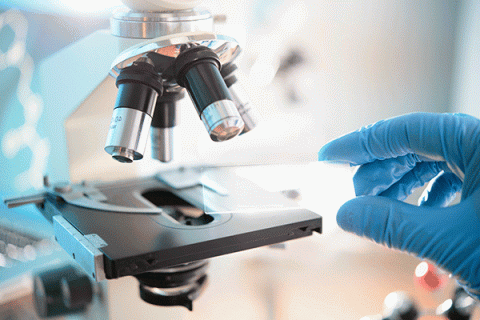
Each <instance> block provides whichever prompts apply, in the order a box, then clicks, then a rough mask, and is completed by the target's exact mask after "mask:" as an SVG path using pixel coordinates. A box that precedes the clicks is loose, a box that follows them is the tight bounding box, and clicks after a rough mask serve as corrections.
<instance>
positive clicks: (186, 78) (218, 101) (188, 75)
mask: <svg viewBox="0 0 480 320" xmlns="http://www.w3.org/2000/svg"><path fill="white" fill-rule="evenodd" d="M220 68H221V64H220V60H219V59H218V56H217V55H216V54H215V52H213V51H212V50H211V49H209V48H207V47H203V46H197V47H193V48H189V49H186V50H185V51H183V52H182V53H181V54H180V55H179V56H178V57H177V59H176V60H175V78H176V80H177V83H178V84H179V85H180V86H182V87H185V88H186V89H187V91H188V93H189V95H190V97H191V98H192V101H193V103H194V105H195V108H196V109H197V112H198V114H199V115H200V118H201V119H202V121H203V123H204V125H205V127H206V129H207V131H208V133H209V135H210V138H211V139H212V140H213V141H225V140H229V139H231V138H233V137H235V136H237V135H238V134H239V133H240V132H241V131H242V130H243V127H244V123H243V120H242V118H241V117H240V114H239V113H238V111H237V109H236V107H235V103H234V102H233V98H232V96H231V94H230V92H229V91H228V88H227V86H226V85H225V81H224V80H223V78H222V76H221V74H220Z"/></svg>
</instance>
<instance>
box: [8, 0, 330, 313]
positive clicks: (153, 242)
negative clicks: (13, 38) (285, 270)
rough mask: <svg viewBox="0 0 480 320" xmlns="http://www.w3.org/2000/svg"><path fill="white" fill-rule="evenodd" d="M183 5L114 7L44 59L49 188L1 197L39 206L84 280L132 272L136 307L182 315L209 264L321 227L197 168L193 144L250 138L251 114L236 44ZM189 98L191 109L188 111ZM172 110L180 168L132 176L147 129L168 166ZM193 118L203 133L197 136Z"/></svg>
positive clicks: (215, 170)
mask: <svg viewBox="0 0 480 320" xmlns="http://www.w3.org/2000/svg"><path fill="white" fill-rule="evenodd" d="M131 2H132V1H126V3H127V4H131ZM133 2H134V3H135V4H138V3H142V4H141V5H150V4H151V3H164V2H168V3H170V4H171V3H175V1H173V2H170V1H156V0H155V1H152V0H142V1H133ZM192 3H193V4H195V3H196V1H178V4H179V5H181V6H186V9H182V10H175V11H162V12H151V11H134V10H129V9H120V10H119V11H117V12H115V13H114V15H113V17H112V19H111V30H100V31H97V32H95V33H93V34H91V35H90V36H88V37H86V38H84V39H82V40H80V41H78V42H76V43H74V44H72V45H71V46H69V47H67V48H65V49H63V50H61V51H60V52H58V53H56V54H55V55H54V56H52V57H50V58H49V59H47V60H46V61H44V62H43V63H42V65H41V66H40V70H39V74H40V81H41V85H42V94H43V96H44V103H45V106H46V108H45V111H44V114H43V116H42V119H40V121H39V127H40V128H42V129H43V130H45V132H42V134H43V135H44V136H46V137H47V138H48V139H49V142H50V146H51V148H50V157H49V162H48V165H47V173H48V175H49V177H50V178H51V180H52V181H54V182H56V183H55V184H53V185H50V184H49V182H48V179H45V183H44V184H45V190H44V191H43V192H41V193H39V194H37V195H33V196H27V197H20V198H16V199H10V200H6V201H5V202H6V203H7V205H8V206H9V207H16V206H20V205H24V204H31V203H34V204H36V206H37V208H38V209H39V211H40V212H41V213H42V214H43V216H44V217H45V218H47V219H48V220H49V221H50V222H51V223H52V224H53V228H54V232H55V237H56V240H57V242H58V243H59V244H60V245H61V246H62V248H63V249H64V250H65V251H66V252H67V253H68V254H69V255H70V256H71V257H73V259H75V260H76V261H77V262H78V263H79V264H80V265H81V266H82V268H83V270H84V271H85V272H86V274H87V275H88V276H89V277H91V278H92V279H93V280H96V281H101V280H104V279H114V278H119V277H124V276H129V275H133V276H135V277H136V278H137V279H138V280H139V282H140V296H141V298H142V299H143V300H144V301H146V302H148V303H151V304H155V305H159V306H178V305H180V306H184V307H187V308H188V309H190V310H192V302H193V300H194V299H195V298H196V297H198V295H199V294H200V293H201V291H203V289H204V288H205V286H206V283H207V282H206V279H207V276H206V268H207V260H206V259H209V258H212V257H215V256H218V255H223V254H228V253H233V252H237V251H243V250H248V249H252V248H256V247H260V246H265V245H272V244H275V243H279V242H284V241H288V240H292V239H297V238H301V237H306V236H310V235H312V234H313V233H314V232H316V233H321V228H322V218H321V217H320V216H319V215H317V214H315V213H313V212H310V211H309V210H306V209H304V208H301V207H300V206H299V205H298V204H297V203H296V202H295V201H293V200H291V199H287V198H285V196H284V195H283V194H282V193H281V192H271V191H268V190H266V189H264V188H262V187H260V186H259V185H257V184H255V183H254V182H252V181H250V180H249V179H247V178H245V177H242V175H241V174H239V172H238V171H237V170H236V169H235V168H228V167H226V168H220V167H216V166H215V165H212V164H209V165H208V166H198V165H199V163H200V164H201V161H199V160H198V159H197V158H196V157H195V154H194V153H195V148H198V145H197V143H196V141H198V139H199V137H200V135H202V134H203V136H204V137H205V136H207V137H209V139H211V140H213V141H214V142H213V144H215V143H217V142H223V141H225V140H229V139H232V138H234V137H236V136H237V135H240V134H243V133H247V132H249V131H250V130H252V129H253V128H254V127H255V126H256V123H257V117H256V115H255V113H254V112H253V110H252V108H251V105H250V103H249V101H248V99H247V98H246V95H245V93H244V92H243V91H242V89H241V87H240V86H239V84H238V82H237V78H236V77H235V70H236V66H235V65H234V60H235V58H236V57H237V56H238V55H239V53H240V47H239V45H238V43H237V42H236V41H235V40H234V39H232V38H230V37H228V36H224V35H218V34H215V33H214V32H213V31H214V24H213V16H212V15H211V14H210V13H209V12H208V11H205V10H202V9H196V8H193V6H194V5H193V4H192ZM175 8H177V9H178V6H176V7H175ZM185 92H188V96H189V97H190V99H191V102H192V103H193V106H194V107H195V108H194V109H196V111H197V112H196V113H195V112H187V111H192V110H191V107H190V108H189V107H188V106H187V104H190V103H188V100H189V99H186V96H187V94H185ZM184 97H185V98H184ZM178 110H181V111H182V116H183V115H187V114H189V115H192V116H191V117H190V119H188V120H187V119H184V118H183V117H182V118H183V119H182V122H188V125H183V126H182V127H183V128H182V129H186V131H187V132H186V134H185V135H183V136H180V139H178V142H180V143H185V142H187V143H189V144H190V145H189V147H188V148H187V150H185V151H186V153H188V158H187V157H185V158H183V157H182V158H181V159H180V160H181V162H182V164H183V165H184V166H185V164H187V168H185V167H180V168H178V164H176V163H174V164H171V165H169V164H163V165H161V166H158V162H156V165H155V169H157V168H162V170H161V171H160V172H159V173H158V174H157V175H155V176H153V177H152V176H150V177H146V178H145V177H143V178H141V177H140V176H142V174H141V168H144V167H146V166H148V165H147V164H146V163H145V162H144V161H145V160H144V161H141V162H137V163H139V164H140V165H137V166H135V164H132V163H131V162H133V161H134V160H140V159H142V158H144V156H145V155H146V154H147V155H148V148H147V146H146V145H147V142H148V141H149V140H148V138H149V131H150V135H151V140H150V141H151V144H152V148H151V149H152V152H151V154H152V157H153V158H154V159H156V160H160V161H161V162H164V163H165V162H170V161H171V160H172V156H173V153H174V152H173V151H172V148H173V146H174V145H175V143H173V142H172V139H173V128H174V127H175V125H176V113H177V112H178ZM184 110H185V113H183V111H184ZM195 118H196V121H197V123H201V122H203V124H204V127H205V129H207V132H208V135H205V132H204V129H202V128H201V127H202V126H201V125H198V126H196V128H198V130H197V129H196V128H194V125H193V123H191V122H192V121H193V120H194V119H195ZM200 119H201V121H200ZM185 120H187V121H185ZM150 127H152V128H150ZM202 131H203V132H202ZM192 141H193V143H192ZM65 146H66V148H65ZM145 150H147V151H145ZM105 151H106V152H105ZM112 157H113V159H115V160H118V161H115V160H113V159H112ZM189 162H190V163H192V162H193V164H194V165H196V166H195V167H190V168H188V164H189ZM125 163H129V164H125ZM172 166H174V167H177V168H174V169H173V170H169V169H172ZM156 171H158V170H156ZM92 180H103V181H107V182H91V181H92ZM60 181H70V182H72V183H59V182H60ZM108 181H111V182H108Z"/></svg>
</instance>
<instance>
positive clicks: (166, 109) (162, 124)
mask: <svg viewBox="0 0 480 320" xmlns="http://www.w3.org/2000/svg"><path fill="white" fill-rule="evenodd" d="M184 96H185V90H184V89H182V91H179V92H164V94H163V96H161V97H159V98H158V99H157V104H156V106H155V112H154V114H153V118H152V128H151V133H150V138H151V141H152V157H153V158H154V159H157V160H160V161H162V162H169V161H171V160H172V158H173V128H174V127H175V126H176V125H177V102H178V100H180V99H182V98H183V97H184Z"/></svg>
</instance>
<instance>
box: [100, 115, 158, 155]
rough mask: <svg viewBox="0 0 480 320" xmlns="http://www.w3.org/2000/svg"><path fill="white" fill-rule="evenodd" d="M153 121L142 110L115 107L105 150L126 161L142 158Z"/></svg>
mask: <svg viewBox="0 0 480 320" xmlns="http://www.w3.org/2000/svg"><path fill="white" fill-rule="evenodd" d="M151 122H152V118H151V117H150V116H149V115H148V114H146V113H144V112H142V111H139V110H136V109H131V108H116V109H114V110H113V116H112V121H111V123H110V130H109V131H108V136H107V143H106V144H105V151H106V152H107V153H109V154H111V155H112V157H113V158H114V159H116V160H118V161H120V162H124V163H131V162H132V161H133V160H140V159H142V158H143V154H144V153H145V147H146V145H147V139H148V130H149V129H150V124H151Z"/></svg>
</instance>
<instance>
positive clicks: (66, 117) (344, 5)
mask: <svg viewBox="0 0 480 320" xmlns="http://www.w3.org/2000/svg"><path fill="white" fill-rule="evenodd" d="M120 5H122V3H121V1H120V0H109V1H90V0H88V1H87V0H84V1H75V0H57V1H53V0H42V1H35V4H33V1H13V2H12V1H0V115H1V117H0V195H1V196H2V198H4V197H9V196H15V195H19V194H24V193H28V192H35V191H38V190H40V189H42V188H43V184H44V176H45V175H48V176H49V177H50V179H51V180H52V181H55V182H58V181H64V180H69V181H73V182H80V181H82V180H96V181H98V180H118V179H123V178H126V177H142V176H148V175H152V174H155V173H156V172H158V171H162V170H167V169H170V168H176V167H179V166H189V165H197V164H208V165H226V166H237V165H242V166H244V165H268V168H269V170H266V171H265V170H262V171H261V172H256V173H255V174H254V176H253V177H252V179H257V180H262V179H263V180H262V181H263V182H259V184H262V183H263V184H264V185H268V186H269V187H268V188H273V189H275V188H276V189H277V190H278V191H285V192H286V193H288V192H290V193H288V195H291V194H292V192H294V196H292V198H295V199H296V200H297V201H298V202H299V203H301V205H303V206H305V207H307V208H308V209H310V210H312V211H314V212H316V213H318V214H320V215H322V217H323V224H324V228H323V233H322V234H321V235H320V234H315V235H313V236H311V237H307V238H304V239H299V240H294V241H291V242H288V243H286V244H285V248H258V249H253V250H249V251H244V252H239V253H235V254H230V255H226V256H221V257H217V258H213V259H211V262H210V270H209V274H210V283H209V285H208V287H207V289H206V290H205V292H204V293H203V294H202V295H201V296H200V297H199V298H198V299H197V300H195V305H194V310H193V312H190V311H188V310H186V309H185V308H182V307H169V308H165V307H163V308H162V307H156V306H152V305H149V304H147V303H145V302H144V301H142V300H141V299H140V297H139V296H138V283H137V282H136V280H135V279H134V278H132V277H126V278H120V279H117V280H110V281H108V282H106V281H104V282H102V283H101V284H100V285H97V284H95V285H94V288H93V291H94V293H95V295H96V298H95V299H94V300H93V301H92V303H91V304H90V305H89V307H88V309H87V310H86V311H85V312H84V313H82V314H75V315H64V316H61V317H60V318H66V319H101V318H111V319H153V318H155V319H325V320H329V319H360V318H362V317H363V316H366V315H372V314H379V313H381V311H382V305H383V300H384V298H385V297H386V296H387V295H388V294H389V293H391V292H395V291H404V292H407V293H408V294H409V295H410V296H412V297H413V298H414V299H415V301H416V302H417V303H418V304H419V305H421V306H422V308H425V309H428V308H430V309H431V308H434V307H436V306H437V305H438V304H439V303H441V302H442V301H444V300H446V299H448V298H449V297H451V296H452V292H453V291H452V290H454V283H453V282H449V281H446V283H445V284H444V285H442V286H441V288H439V290H437V291H435V292H430V291H427V290H426V289H425V288H423V287H422V286H421V285H419V284H418V281H417V282H415V281H414V273H415V268H416V267H417V265H418V264H419V263H420V261H419V260H418V259H416V258H415V257H412V256H409V255H406V254H404V253H401V252H397V251H393V250H389V249H385V248H383V247H380V246H378V245H375V244H373V243H371V242H369V241H367V240H364V239H361V238H357V237H355V236H352V235H349V234H347V233H345V232H343V231H341V230H340V229H339V228H338V227H337V226H336V222H335V214H336V210H337V209H338V207H339V206H340V205H341V204H342V203H343V202H344V201H346V200H347V199H349V198H351V197H353V192H352V186H351V181H350V178H351V176H352V172H351V170H349V169H348V168H340V167H327V166H325V165H317V164H316V163H315V161H316V159H317V152H318V150H319V149H320V148H321V146H322V145H323V144H325V143H326V142H327V141H329V140H331V139H333V138H336V137H338V136H340V135H342V134H344V133H347V132H349V131H352V130H356V129H358V128H359V127H361V126H364V125H367V124H370V123H373V122H375V121H378V120H381V119H385V118H389V117H393V116H397V115H400V114H405V113H409V112H465V113H468V114H471V115H473V116H477V117H478V116H480V111H479V109H478V106H479V105H480V95H479V94H478V90H479V88H480V77H479V76H478V75H479V72H480V59H479V52H480V1H478V0H459V1H449V0H440V1H439V0H425V1H413V0H391V1H382V0H361V1H356V0H355V1H354V0H351V1H347V0H342V1H338V0H321V1H313V0H271V1H261V0H244V1H238V0H237V1H233V0H205V1H204V2H203V4H202V6H203V7H206V8H207V9H208V10H209V11H210V12H212V13H213V14H215V15H216V21H217V23H216V32H218V33H222V34H227V35H230V36H232V37H233V38H235V39H236V40H237V41H238V42H239V43H240V46H241V47H242V54H241V56H240V58H239V60H238V67H239V73H238V75H237V76H238V78H239V79H240V80H241V82H242V84H243V86H244V88H245V91H246V92H247V93H248V95H249V96H250V99H251V102H252V104H253V105H254V106H255V109H256V111H257V112H258V114H259V117H260V118H261V122H260V123H259V125H258V127H257V128H256V129H255V130H254V131H252V132H251V133H248V134H246V135H242V136H240V137H238V138H236V139H233V140H231V141H227V142H223V143H216V142H213V141H211V140H210V138H209V136H208V134H207V133H206V132H205V129H204V128H203V124H202V122H201V121H200V120H199V118H198V114H197V113H196V112H195V110H194V108H192V107H191V106H187V105H185V106H183V105H182V108H180V110H179V124H178V127H177V128H176V129H175V130H176V136H175V150H174V152H175V157H174V161H172V162H171V163H169V164H161V163H159V162H158V161H155V160H152V159H151V157H150V156H149V154H148V153H149V151H148V150H150V147H149V146H147V155H146V156H145V159H143V160H142V161H137V162H136V163H134V164H130V165H127V164H121V163H116V162H115V161H114V160H112V159H111V157H110V156H108V155H107V154H105V152H104V151H103V145H104V142H105V137H106V131H105V132H104V131H99V132H100V136H96V135H95V136H93V134H92V132H94V131H95V130H96V129H97V128H100V127H101V128H105V129H108V124H109V122H110V117H111V110H113V105H109V106H108V108H107V109H108V112H109V113H108V115H105V114H103V113H102V114H99V115H96V114H95V113H94V112H91V111H92V110H90V109H83V110H82V108H80V109H79V110H75V111H73V112H71V111H70V110H71V107H69V106H68V103H69V101H72V103H76V104H77V105H84V101H85V100H86V99H87V98H88V95H86V94H85V93H87V92H88V93H90V92H91V91H92V90H93V89H94V88H91V89H88V83H89V81H91V80H92V79H95V81H96V79H97V78H96V77H97V74H98V75H100V76H103V77H105V76H107V75H108V72H109V71H110V70H109V67H110V65H111V63H112V61H111V60H110V61H108V63H107V65H108V67H107V68H106V69H101V66H102V65H105V64H101V63H100V61H99V60H101V59H102V57H103V51H104V50H106V49H104V48H102V47H101V46H99V47H98V52H97V53H96V55H94V56H89V57H86V56H84V55H82V54H81V53H79V54H77V55H75V54H73V52H74V51H75V50H80V49H81V48H80V49H79V47H78V46H76V44H78V43H81V42H79V41H81V39H83V38H85V37H87V36H89V35H91V34H92V33H94V32H95V31H98V30H101V29H108V28H109V24H110V23H109V18H110V16H111V13H112V10H113V8H114V7H116V6H120ZM66 53H68V54H69V55H70V57H71V59H70V60H67V59H65V58H63V55H65V56H66ZM97 54H98V56H97ZM90 62H91V63H92V64H90ZM97 62H98V63H97ZM65 79H68V80H65ZM98 82H100V81H98ZM62 83H65V84H68V86H69V87H67V88H65V87H62ZM51 84H55V86H54V88H52V85H51ZM72 84H73V85H74V86H73V87H72ZM79 88H83V89H84V91H85V93H84V94H83V95H82V93H79V92H80V91H79V90H80V89H79ZM77 89H79V90H77ZM98 94H99V95H101V94H102V93H101V92H100V93H98ZM87 100H88V99H87ZM185 104H187V103H185ZM62 105H65V109H62V107H61V106H62ZM66 112H68V113H66ZM63 128H64V130H65V133H64V132H63V131H62V132H61V130H63ZM51 137H58V139H52V138H51ZM97 141H98V143H97ZM98 146H100V150H98ZM67 162H68V163H67ZM126 168H128V169H126ZM411 201H415V199H412V200H411ZM1 205H2V207H1V209H0V210H1V211H0V319H36V318H37V314H36V313H35V310H34V308H33V300H32V299H33V298H32V296H33V295H34V292H33V280H32V278H33V275H35V274H37V273H38V272H40V271H42V270H48V269H49V268H54V267H55V268H62V267H65V266H68V265H73V266H75V262H73V260H71V258H70V257H69V256H67V255H66V254H65V253H64V252H63V251H62V250H61V248H60V247H59V246H58V245H57V244H56V243H55V241H54V239H53V228H52V227H51V225H50V224H49V223H48V222H47V221H46V220H45V219H44V218H43V217H42V216H41V215H40V214H39V213H38V212H37V211H36V209H35V208H34V206H30V207H25V208H23V207H22V208H18V209H10V210H8V209H6V207H5V206H3V201H2V204H1Z"/></svg>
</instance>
